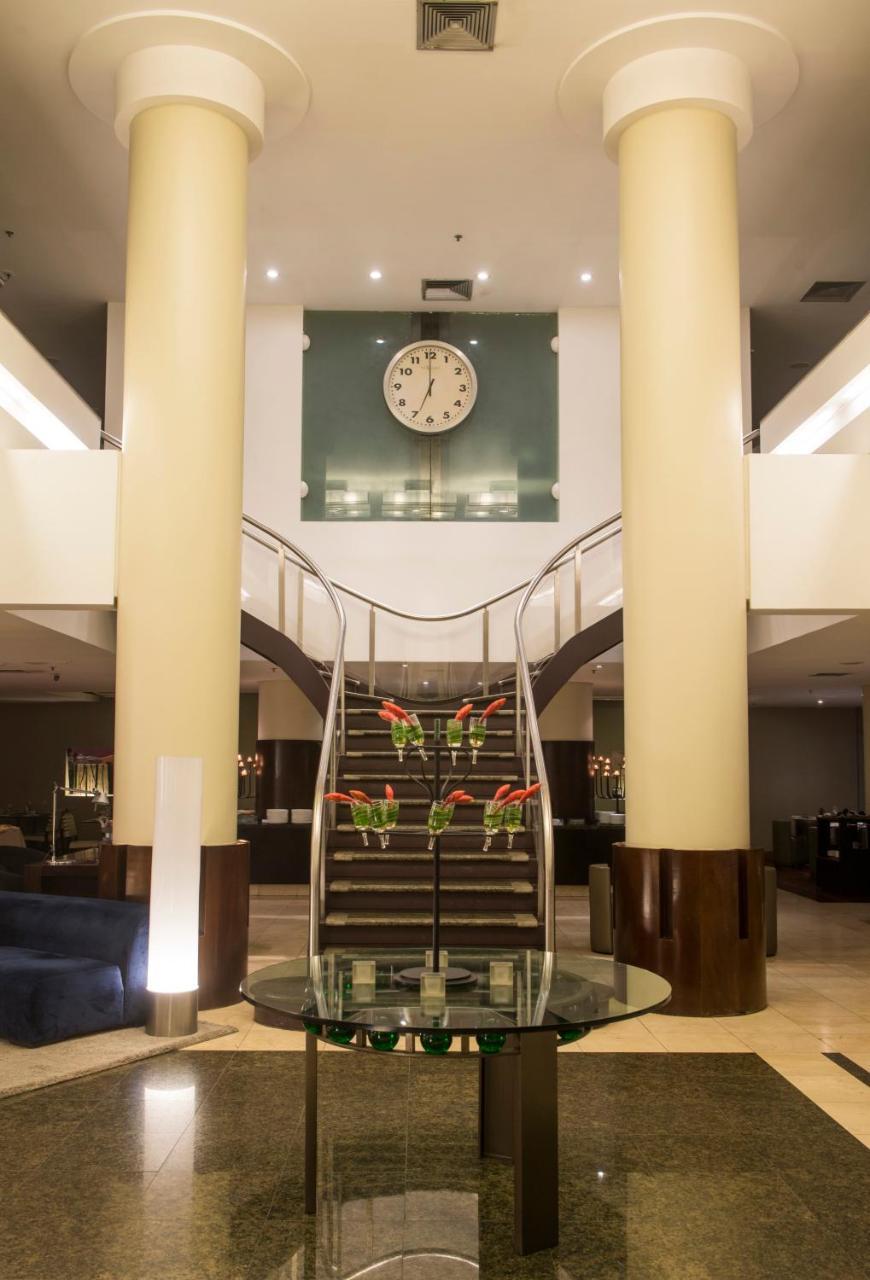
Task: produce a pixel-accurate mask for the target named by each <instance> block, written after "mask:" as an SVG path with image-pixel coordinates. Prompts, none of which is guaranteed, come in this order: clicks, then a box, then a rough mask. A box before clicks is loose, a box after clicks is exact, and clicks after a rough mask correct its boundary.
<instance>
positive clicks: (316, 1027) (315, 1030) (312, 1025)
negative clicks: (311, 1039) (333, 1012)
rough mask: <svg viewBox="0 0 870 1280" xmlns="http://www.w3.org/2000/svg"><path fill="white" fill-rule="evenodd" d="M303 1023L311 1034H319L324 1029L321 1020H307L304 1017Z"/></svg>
mask: <svg viewBox="0 0 870 1280" xmlns="http://www.w3.org/2000/svg"><path fill="white" fill-rule="evenodd" d="M302 1025H303V1027H304V1028H305V1030H306V1031H307V1032H308V1034H309V1035H310V1036H319V1035H320V1033H321V1031H322V1030H323V1028H322V1027H321V1025H320V1023H319V1022H306V1021H305V1020H304V1019H303V1022H302Z"/></svg>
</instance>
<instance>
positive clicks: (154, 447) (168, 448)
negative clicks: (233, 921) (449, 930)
mask: <svg viewBox="0 0 870 1280" xmlns="http://www.w3.org/2000/svg"><path fill="white" fill-rule="evenodd" d="M177 52H178V51H176V50H169V53H170V55H174V54H176V53H177ZM182 52H183V51H182ZM194 52H196V53H197V54H198V55H205V57H204V58H203V57H201V56H200V57H198V58H197V62H198V63H199V64H200V65H203V64H205V63H206V62H207V61H208V60H209V59H210V58H216V59H218V65H217V66H215V74H217V73H218V71H219V69H220V66H221V64H223V65H224V66H227V65H230V64H233V63H234V65H230V69H231V71H232V72H233V73H234V74H235V75H236V76H237V77H238V78H239V79H240V80H241V81H242V82H243V83H244V84H245V85H246V89H247V91H248V92H249V93H250V94H251V95H252V96H253V97H254V100H256V95H257V89H258V82H256V77H255V76H254V75H253V73H252V72H250V71H248V70H247V68H245V67H243V66H242V64H241V63H238V62H235V60H233V59H229V58H226V57H225V55H213V54H211V51H208V50H199V51H194ZM145 53H146V54H147V55H149V56H150V58H151V60H152V64H153V66H152V70H153V69H156V68H158V67H160V68H162V67H165V65H166V63H165V58H164V56H163V51H161V50H146V51H145ZM138 56H140V57H141V55H138ZM129 62H130V60H129V59H128V63H127V64H126V68H127V71H128V72H129V70H130V68H129ZM204 69H206V70H207V67H206V68H204ZM134 70H135V69H134ZM124 71H125V69H124V68H122V72H121V78H120V84H121V93H122V94H123V91H124ZM175 71H176V72H177V71H178V67H176V68H175ZM252 81H253V82H255V83H251V82H252ZM134 92H135V91H134ZM259 98H260V111H261V112H262V87H259ZM144 101H145V107H144V109H143V110H141V111H139V112H131V114H132V117H133V118H132V121H131V124H130V186H129V213H128V228H127V288H126V309H125V356H124V413H123V421H124V433H123V434H124V460H123V471H122V492H121V515H120V531H119V556H118V647H117V676H116V721H115V816H114V840H115V842H116V843H117V844H133V845H148V844H150V843H151V838H152V830H153V795H154V782H153V778H154V763H155V760H156V758H157V756H159V755H180V756H198V757H201V758H202V761H203V843H204V844H206V845H217V844H227V843H229V842H231V841H233V840H235V838H236V746H237V741H238V696H239V692H238V691H239V590H240V583H239V577H240V542H239V539H240V532H239V531H240V527H241V515H242V499H241V494H242V429H243V412H244V329H245V253H246V193H247V167H248V151H249V141H248V136H247V134H246V132H245V131H244V129H243V128H242V127H241V125H240V124H239V123H238V121H237V120H236V119H234V118H231V116H230V115H228V114H225V111H224V108H223V104H222V103H221V102H220V100H219V99H217V100H216V101H215V102H214V103H209V104H205V105H202V104H200V103H193V102H184V101H182V102H174V103H167V104H165V105H155V106H150V105H147V103H148V96H147V94H146V95H144Z"/></svg>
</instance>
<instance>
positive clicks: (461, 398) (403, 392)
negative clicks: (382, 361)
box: [384, 342, 477, 435]
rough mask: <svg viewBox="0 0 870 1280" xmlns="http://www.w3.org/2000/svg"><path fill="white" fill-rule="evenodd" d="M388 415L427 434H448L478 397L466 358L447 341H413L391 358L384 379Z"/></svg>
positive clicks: (475, 376)
mask: <svg viewBox="0 0 870 1280" xmlns="http://www.w3.org/2000/svg"><path fill="white" fill-rule="evenodd" d="M384 397H385V399H386V401H387V405H388V406H389V409H390V412H391V413H392V414H393V416H394V417H396V418H398V419H399V421H400V422H401V423H403V424H404V425H405V426H406V427H412V428H413V430H414V431H423V432H425V433H426V434H427V435H432V434H435V433H437V432H439V431H449V429H450V428H451V427H456V426H458V425H459V423H460V422H462V421H463V419H465V418H467V417H468V415H469V414H470V413H471V410H472V409H473V408H474V401H475V399H476V397H477V375H476V373H475V372H474V369H473V368H472V366H471V364H470V363H469V361H468V359H467V358H466V357H465V356H464V355H463V354H462V352H461V351H458V350H457V348H456V347H451V346H450V345H449V344H448V343H446V342H412V343H411V345H410V346H409V347H405V349H404V350H403V351H400V352H399V354H398V355H397V356H395V357H394V359H393V361H392V363H391V364H390V366H389V368H388V369H387V372H386V374H385V376H384Z"/></svg>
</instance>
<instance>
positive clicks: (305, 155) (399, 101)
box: [0, 0, 870, 394]
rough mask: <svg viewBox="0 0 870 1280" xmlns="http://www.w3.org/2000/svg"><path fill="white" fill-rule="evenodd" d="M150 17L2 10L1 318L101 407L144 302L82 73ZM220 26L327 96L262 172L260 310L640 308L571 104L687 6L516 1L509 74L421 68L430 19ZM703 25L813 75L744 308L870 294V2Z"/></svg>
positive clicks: (777, 9)
mask: <svg viewBox="0 0 870 1280" xmlns="http://www.w3.org/2000/svg"><path fill="white" fill-rule="evenodd" d="M128 7H129V6H126V5H124V4H121V3H118V2H117V0H76V2H75V3H70V2H69V0H29V2H28V3H27V4H26V5H24V4H22V3H21V0H0V27H2V30H3V41H2V46H0V147H2V150H3V153H4V157H5V159H4V164H3V166H2V172H0V211H2V213H0V228H5V227H8V228H10V229H12V230H14V232H15V235H14V237H13V238H12V239H11V240H9V239H6V238H4V237H3V236H2V235H0V270H3V269H11V270H13V271H14V272H15V276H14V278H13V280H12V281H11V282H10V284H9V285H7V287H6V288H5V289H4V290H3V291H2V293H0V304H2V306H3V307H4V309H6V310H8V313H9V315H10V316H11V317H12V318H13V319H14V320H15V321H16V322H17V323H19V324H20V325H21V326H22V328H23V329H24V330H25V332H27V333H28V334H29V335H30V336H31V337H32V338H33V340H34V341H35V342H36V343H37V344H38V345H39V346H40V347H41V348H42V349H43V350H44V351H45V353H46V354H47V355H49V356H52V355H57V356H58V358H59V360H60V364H61V367H62V368H64V370H65V371H69V370H70V369H71V368H74V369H75V371H76V372H77V375H78V376H77V378H76V380H77V381H78V384H79V386H81V385H82V380H83V379H84V380H85V381H90V382H94V381H96V380H98V376H99V371H98V370H96V369H94V368H93V367H91V368H90V370H89V371H86V370H83V369H82V368H81V367H80V366H81V365H82V362H83V361H84V360H85V359H86V356H87V354H88V353H90V354H91V357H92V358H91V366H93V351H94V349H95V342H96V343H97V348H98V345H99V342H98V336H99V326H100V313H99V304H101V303H102V302H105V301H106V300H107V299H112V298H119V297H121V296H122V294H123V242H124V209H125V200H126V156H125V153H124V151H123V150H122V149H121V147H120V145H119V144H118V143H117V142H116V141H115V139H114V136H113V134H112V131H111V129H110V128H109V127H108V126H106V125H103V124H101V123H100V122H99V121H97V120H96V119H94V118H93V117H91V116H90V115H89V114H88V113H87V112H86V111H85V109H84V108H83V107H82V106H81V105H80V103H79V102H78V100H77V99H76V98H75V97H74V95H73V93H72V90H71V89H70V87H69V84H68V81H67V75H66V64H67V60H68V57H69V54H70V51H71V50H72V48H73V46H74V44H75V42H76V40H77V39H78V37H79V36H80V35H81V34H82V33H83V32H84V31H85V30H86V29H87V28H88V27H90V26H91V25H92V24H94V23H95V22H98V21H100V20H102V19H104V18H107V17H110V16H112V15H115V14H118V13H121V12H124V11H125V10H126V9H127V8H128ZM200 7H201V8H203V9H206V10H208V11H209V12H212V13H215V14H220V15H224V16H229V17H234V18H236V19H239V20H241V21H244V22H245V23H247V24H249V25H251V26H255V27H258V28H259V29H261V30H262V31H264V32H265V33H266V34H268V35H269V36H271V37H272V38H274V39H275V40H277V41H279V42H280V43H282V44H283V45H285V46H286V47H287V48H288V49H289V50H290V52H291V53H292V54H293V55H294V56H295V58H296V59H297V60H298V61H299V63H300V64H301V66H302V67H303V69H304V70H305V72H306V73H307V75H308V77H309V79H310V82H311V86H312V105H311V110H310V112H309V114H308V116H307V118H306V120H305V121H304V123H303V124H302V126H301V128H300V129H299V130H298V131H297V132H296V133H295V134H293V135H292V136H290V137H289V138H285V139H283V140H281V141H280V142H278V143H276V144H275V145H273V146H271V147H270V146H268V145H267V147H266V150H265V152H264V154H263V155H262V156H261V157H260V158H259V159H258V160H257V161H256V162H255V163H254V164H253V165H252V168H251V189H250V218H249V225H250V245H249V296H250V298H251V300H252V301H253V302H268V301H286V302H294V303H298V302H302V303H303V304H304V305H305V306H307V307H314V308H375V309H378V308H383V309H406V308H411V307H418V306H419V305H420V293H419V285H420V279H421V277H422V276H424V275H435V276H439V275H444V276H453V275H457V276H459V275H468V274H474V273H475V272H476V271H477V270H478V269H480V268H486V269H487V270H489V271H490V273H491V280H490V281H489V283H488V284H487V285H486V286H477V288H476V291H475V298H474V302H473V303H472V306H474V307H475V308H479V309H484V310H545V309H552V308H556V307H558V306H561V305H593V306H604V305H608V306H609V305H614V304H615V303H616V301H617V261H616V214H617V209H616V170H615V168H614V166H613V165H612V164H611V162H610V161H609V160H607V159H606V158H605V156H604V154H603V151H602V150H601V148H600V147H598V146H597V145H594V146H587V145H584V144H583V143H581V142H580V141H578V140H577V139H576V138H575V136H574V135H573V134H571V133H570V132H569V131H568V129H567V128H566V127H565V125H564V124H563V122H562V120H561V118H560V116H559V114H558V111H557V108H556V89H557V86H558V83H559V80H560V77H561V75H562V73H563V72H564V71H565V69H566V67H567V66H568V65H569V64H570V62H571V61H572V60H573V58H574V56H575V55H576V54H577V53H578V52H580V50H582V49H583V48H584V47H585V46H586V45H587V44H589V43H590V42H592V41H594V40H596V39H597V38H598V37H600V36H602V35H604V34H605V33H606V32H607V31H609V30H612V29H614V28H615V27H618V26H620V25H622V24H624V23H628V22H632V21H636V20H638V19H640V18H644V17H648V16H651V15H655V14H661V13H667V12H670V11H673V9H674V8H675V7H677V6H675V5H674V4H673V3H671V4H667V3H662V2H661V0H590V2H588V3H583V4H580V3H577V0H500V4H499V15H498V27H497V46H496V49H495V51H494V52H493V53H418V52H417V51H416V49H415V4H414V0H365V2H363V0H286V2H285V3H283V4H280V5H279V4H276V3H275V0H245V2H244V3H242V2H241V0H210V2H209V3H205V4H203V5H202V6H200ZM693 7H695V8H699V9H711V10H715V9H717V8H719V7H723V8H727V9H729V10H730V11H732V12H739V13H745V14H751V15H754V16H757V17H760V18H762V19H764V20H766V21H768V22H771V23H773V24H774V25H776V26H778V27H779V28H780V29H781V30H782V31H783V32H785V34H786V35H787V36H788V37H789V38H790V39H791V41H792V42H793V45H794V47H795V50H796V52H797V55H798V58H799V61H800V66H801V80H800V85H799V87H798V90H797V93H796V95H795V97H794V98H793V100H792V101H791V103H790V104H789V105H788V107H787V108H786V110H785V111H784V112H783V114H782V115H781V116H780V117H779V118H777V119H775V120H774V121H772V122H771V123H769V124H767V125H765V126H764V127H763V128H762V129H761V130H759V131H758V133H757V134H756V137H755V138H754V140H753V141H752V143H751V144H750V146H749V147H748V148H747V150H746V151H745V152H744V153H743V154H742V156H741V159H740V184H741V211H742V224H743V296H744V301H745V302H746V303H748V304H750V305H752V306H754V307H762V308H765V307H778V308H783V307H789V306H794V304H795V303H796V302H797V299H799V298H800V296H801V294H802V293H803V292H804V291H805V289H806V288H807V286H808V285H809V284H810V283H812V281H814V280H816V279H819V278H829V279H830V278H834V279H840V278H857V279H864V278H865V277H870V237H868V236H867V234H866V227H867V224H868V215H870V166H868V164H867V161H866V157H867V155H868V153H870V77H868V76H867V74H866V68H867V65H868V57H870V4H868V3H867V0H825V2H824V3H823V0H729V2H728V4H727V5H722V6H718V5H704V4H699V5H695V6H693ZM457 233H461V234H462V235H463V237H464V238H463V240H462V241H461V243H459V244H457V243H456V242H455V240H454V239H453V237H454V235H455V234H457ZM268 266H276V267H278V268H279V270H280V272H281V277H280V279H279V280H278V281H276V282H274V283H269V282H268V281H266V280H265V278H264V272H265V269H266V268H267V267H268ZM372 266H378V267H380V268H381V270H382V271H383V273H384V277H383V280H381V281H380V282H379V283H377V284H373V283H372V282H371V281H370V280H369V278H368V271H369V269H370V267H372ZM581 269H588V270H590V271H592V272H593V274H594V279H593V282H592V283H591V284H590V285H588V286H583V285H581V284H579V282H578V273H579V271H580V270H581ZM443 305H448V306H449V305H453V304H443ZM836 305H837V304H815V309H814V310H811V312H809V313H808V312H805V311H801V313H800V315H801V317H802V316H803V315H806V316H807V319H806V320H805V321H804V320H802V319H801V321H800V323H799V324H798V328H799V329H800V327H801V325H803V326H804V327H806V326H807V325H809V327H810V328H812V326H813V324H815V323H818V322H819V317H820V315H821V311H824V310H826V309H827V314H828V315H829V316H831V315H833V316H834V317H835V321H834V326H833V327H834V328H835V329H836V328H837V326H838V325H839V331H838V333H837V336H838V337H839V336H842V332H843V331H845V327H848V325H845V326H844V325H843V324H842V323H841V322H840V321H839V320H837V319H836V317H838V316H841V315H843V314H844V313H842V312H838V311H837V310H836ZM866 306H867V304H866V303H864V304H863V308H862V306H861V304H859V306H858V309H859V311H860V312H861V314H863V310H866ZM831 308H833V310H831ZM856 318H857V317H856ZM823 327H824V326H823ZM827 327H828V328H829V329H830V328H831V324H830V323H828V326H827ZM792 329H794V325H792ZM797 345H800V343H799V342H798V343H797ZM52 348H55V349H54V350H53V349H52ZM826 349H827V348H826ZM795 358H796V359H797V358H801V357H800V356H797V357H795ZM785 363H786V364H787V363H788V361H787V360H786V362H785ZM83 390H84V391H85V394H87V389H86V388H83ZM95 394H96V392H95Z"/></svg>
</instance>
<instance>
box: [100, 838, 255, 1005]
mask: <svg viewBox="0 0 870 1280" xmlns="http://www.w3.org/2000/svg"><path fill="white" fill-rule="evenodd" d="M250 878H251V850H250V846H249V845H248V843H247V841H245V840H236V841H235V842H234V843H233V844H222V845H207V846H205V847H204V848H203V850H202V864H201V871H200V919H199V1008H200V1009H217V1008H220V1007H221V1006H222V1005H228V1004H236V1003H238V1001H239V1000H241V998H242V997H241V995H240V994H239V983H240V982H241V981H242V978H244V977H245V975H246V974H247V972H248V900H249V896H250V894H249V890H250ZM99 883H100V897H101V898H120V899H128V900H132V901H137V902H148V901H149V899H150V895H151V848H150V846H148V845H106V846H104V847H103V849H102V851H101V858H100V878H99Z"/></svg>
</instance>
